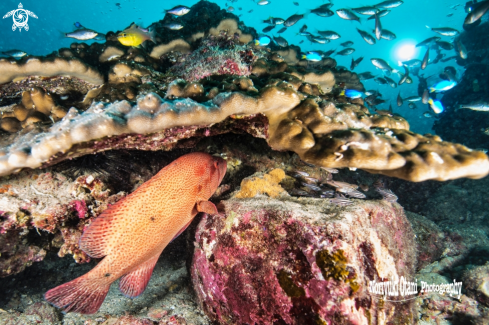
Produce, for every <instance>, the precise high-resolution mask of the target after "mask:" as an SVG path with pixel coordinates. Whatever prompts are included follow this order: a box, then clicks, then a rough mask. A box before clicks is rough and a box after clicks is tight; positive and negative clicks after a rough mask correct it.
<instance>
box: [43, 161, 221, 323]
mask: <svg viewBox="0 0 489 325" xmlns="http://www.w3.org/2000/svg"><path fill="white" fill-rule="evenodd" d="M225 174H226V162H225V161H224V160H223V159H222V158H219V157H213V156H211V155H209V154H207V153H201V152H195V153H190V154H187V155H184V156H182V157H180V158H178V159H177V160H175V161H173V162H172V163H170V164H169V165H168V166H166V167H165V168H163V169H162V170H161V171H160V172H158V174H156V175H155V176H154V177H152V178H151V179H150V180H149V181H147V182H146V183H144V184H142V185H141V186H140V187H139V188H138V189H137V190H136V191H134V192H133V193H131V194H130V195H128V196H127V197H125V198H124V199H122V200H120V201H119V202H117V203H116V204H114V205H112V206H110V207H109V208H107V209H106V210H105V211H104V212H103V213H102V214H101V215H100V216H99V217H97V218H95V219H94V220H93V222H92V223H91V224H90V225H89V226H88V227H87V228H86V229H85V231H84V232H83V235H82V237H81V239H80V247H81V249H83V250H84V251H85V252H86V253H87V254H89V255H90V256H92V257H94V258H102V257H103V260H102V261H101V262H100V263H99V264H97V266H95V268H93V269H92V270H91V271H90V272H88V273H86V274H85V275H83V276H81V277H79V278H77V279H75V280H73V281H71V282H68V283H65V284H62V285H60V286H58V287H56V288H54V289H51V290H49V291H48V292H46V294H45V296H44V297H45V299H46V300H47V301H49V302H50V303H52V304H53V305H55V306H56V307H59V308H62V309H63V310H64V311H66V312H78V313H82V314H93V313H95V312H97V310H98V309H99V308H100V305H102V302H103V301H104V299H105V296H106V295H107V292H108V291H109V287H110V285H111V283H112V282H114V281H115V280H117V279H118V278H121V280H120V283H119V289H120V290H121V291H122V293H123V294H124V295H125V296H126V297H130V298H134V297H137V296H138V295H140V294H141V293H143V291H144V289H145V288H146V286H147V284H148V282H149V279H150V278H151V274H152V272H153V268H154V267H155V264H156V262H157V261H158V257H159V256H160V254H161V252H162V251H163V249H164V248H165V247H166V246H167V245H168V243H169V242H170V241H172V240H173V239H174V238H175V237H176V236H178V235H179V234H180V233H181V232H182V231H183V230H185V228H187V226H188V225H189V224H190V222H191V221H192V219H193V217H195V215H196V214H197V213H198V212H205V213H209V214H217V208H216V206H215V205H214V204H213V203H211V202H210V201H209V198H210V197H211V196H212V194H214V192H215V191H216V189H217V187H218V186H219V184H220V183H221V181H222V179H223V177H224V175H225Z"/></svg>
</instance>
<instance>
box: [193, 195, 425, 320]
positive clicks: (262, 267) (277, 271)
mask: <svg viewBox="0 0 489 325" xmlns="http://www.w3.org/2000/svg"><path fill="white" fill-rule="evenodd" d="M354 201H355V203H354V204H353V205H350V206H347V207H338V206H335V205H331V203H329V201H328V200H321V199H300V200H298V199H293V198H287V199H282V200H280V201H279V200H273V199H266V198H253V199H242V200H237V199H232V200H229V201H225V202H223V203H222V204H221V206H220V207H219V210H220V211H221V212H222V211H224V216H221V217H218V216H215V217H211V216H207V215H204V217H203V218H202V220H201V221H200V223H199V225H198V228H197V232H196V243H195V245H196V249H195V252H194V256H193V263H192V268H191V273H192V282H193V284H194V288H195V291H196V292H197V297H198V300H199V303H200V305H201V306H202V308H203V309H204V311H205V313H206V314H207V316H208V317H209V318H210V319H211V320H213V321H216V322H218V323H220V324H376V323H377V322H379V321H381V322H385V323H390V322H392V323H402V324H410V323H412V322H414V320H413V319H412V317H413V316H412V315H413V313H412V310H413V303H412V301H413V300H408V301H404V302H401V301H396V302H392V301H384V300H382V299H381V297H380V296H379V295H373V294H371V293H370V292H369V283H370V282H371V281H374V280H375V281H381V279H385V280H387V279H389V280H392V279H394V278H396V277H397V278H399V279H400V278H401V277H404V278H405V279H406V280H407V281H414V278H413V274H414V269H415V265H416V245H415V241H414V233H413V231H412V229H411V226H410V224H409V222H408V220H407V219H406V216H405V214H404V211H403V209H402V207H401V206H400V205H398V204H396V203H389V202H386V201H359V200H354ZM388 300H402V297H389V298H388Z"/></svg>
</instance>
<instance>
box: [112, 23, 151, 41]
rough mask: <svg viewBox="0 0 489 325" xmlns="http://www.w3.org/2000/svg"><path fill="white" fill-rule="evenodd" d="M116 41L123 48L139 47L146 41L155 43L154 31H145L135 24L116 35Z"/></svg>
mask: <svg viewBox="0 0 489 325" xmlns="http://www.w3.org/2000/svg"><path fill="white" fill-rule="evenodd" d="M117 39H118V40H119V42H120V43H121V44H122V45H125V46H139V45H141V44H142V43H143V42H144V41H146V40H150V41H152V42H153V43H156V42H155V40H154V31H149V30H145V29H143V28H140V27H138V26H137V25H136V24H132V25H131V27H129V28H126V29H125V30H123V31H122V32H120V33H119V34H118V35H117Z"/></svg>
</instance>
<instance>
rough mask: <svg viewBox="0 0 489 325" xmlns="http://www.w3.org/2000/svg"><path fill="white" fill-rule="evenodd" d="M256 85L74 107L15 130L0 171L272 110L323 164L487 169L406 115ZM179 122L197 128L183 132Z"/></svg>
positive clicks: (282, 142)
mask: <svg viewBox="0 0 489 325" xmlns="http://www.w3.org/2000/svg"><path fill="white" fill-rule="evenodd" d="M254 86H255V87H257V84H255V85H254ZM204 89H205V87H204ZM258 90H259V91H260V93H259V95H258V97H255V96H251V95H250V94H249V93H248V94H244V93H241V92H239V91H234V92H232V93H220V94H218V95H217V96H215V97H214V98H213V99H212V100H210V101H208V102H206V103H202V104H199V103H198V102H195V101H193V100H191V99H183V100H175V101H167V100H163V99H161V98H160V97H159V96H158V95H157V94H154V93H149V94H147V95H145V96H144V97H140V98H139V100H138V104H137V105H136V106H132V105H131V104H130V103H129V102H125V101H122V102H118V103H114V104H110V105H103V104H102V103H98V104H96V105H92V106H91V107H90V109H88V110H87V111H85V112H83V113H81V112H79V111H78V110H76V109H74V108H71V109H70V110H69V111H68V113H67V115H66V116H65V117H64V118H63V119H62V120H61V121H59V122H57V123H56V124H55V125H54V126H53V127H51V128H50V130H49V131H48V132H46V133H44V134H42V133H41V134H39V133H37V134H36V136H35V137H30V139H29V137H28V136H27V135H19V136H17V137H16V138H15V140H13V141H12V142H13V143H12V144H11V145H10V146H9V147H8V150H5V149H4V156H3V157H0V174H3V175H7V174H9V173H11V172H13V171H16V170H19V169H22V168H25V167H30V168H36V167H40V166H42V165H43V163H52V162H56V161H59V160H60V159H62V157H73V156H78V155H82V154H87V153H90V152H98V151H103V150H107V149H116V148H121V147H123V148H137V149H144V146H146V147H147V146H148V142H147V140H146V139H145V140H144V141H143V142H144V143H145V145H144V146H143V145H142V143H141V142H140V141H137V139H138V138H140V136H135V135H133V134H147V135H150V137H151V138H152V139H155V140H156V139H159V140H160V141H162V142H163V143H164V144H165V143H167V142H168V136H169V135H171V134H175V133H177V136H178V137H179V138H180V139H185V138H189V137H192V136H194V135H195V133H194V132H195V130H196V129H202V128H206V127H207V126H209V125H212V124H214V123H219V122H222V121H224V120H225V119H226V118H227V117H231V119H232V117H233V116H236V115H239V116H242V115H256V114H260V113H261V114H264V115H265V116H266V117H267V118H268V129H267V131H268V132H267V133H268V134H267V135H268V137H267V138H268V142H269V144H270V146H271V147H272V148H274V149H275V150H293V151H295V152H296V153H298V154H299V156H301V157H302V158H303V159H304V160H305V161H308V162H310V163H314V164H317V165H319V166H324V167H355V168H363V169H365V170H368V171H370V172H375V173H382V174H385V175H390V176H396V177H400V178H403V179H408V180H412V181H422V180H426V179H438V180H447V179H452V178H458V177H464V176H465V177H473V178H480V177H482V176H484V175H486V174H487V172H488V171H489V160H488V159H487V156H486V155H485V154H484V153H482V152H479V151H472V150H470V149H468V148H465V147H464V146H461V145H457V144H451V143H446V142H442V141H441V139H440V138H439V137H436V136H420V135H417V134H414V133H412V132H410V131H408V130H406V129H407V128H408V124H407V122H406V121H405V120H404V119H402V118H401V117H396V116H393V117H390V116H385V115H370V114H369V113H368V110H367V109H366V108H365V107H362V106H359V105H355V104H346V105H341V106H340V105H335V104H334V103H333V102H331V101H327V100H326V99H323V101H322V102H320V103H319V104H318V103H317V102H316V101H315V100H313V99H310V98H307V99H304V100H301V98H302V97H303V95H302V94H301V93H299V92H297V91H296V90H294V89H293V88H291V87H289V83H287V82H281V83H279V84H277V85H266V86H265V87H263V88H262V89H258ZM240 122H241V120H240V119H238V120H237V121H236V123H238V124H239V123H240ZM199 126H200V127H199ZM172 128H173V130H172ZM175 128H176V129H175ZM182 128H183V129H188V128H191V129H192V128H193V129H194V130H193V132H188V133H187V134H186V132H182ZM359 128H361V129H359ZM175 131H177V132H175ZM224 132H226V130H224ZM152 133H156V134H158V135H156V136H155V135H154V134H152ZM124 134H129V135H128V136H125V135H124ZM267 135H265V136H267ZM117 136H121V137H117ZM134 139H136V141H134ZM172 142H174V141H172ZM81 148H83V149H82V150H81ZM162 148H164V145H162V144H161V143H159V141H155V145H153V146H152V150H157V149H162ZM74 152H75V153H74Z"/></svg>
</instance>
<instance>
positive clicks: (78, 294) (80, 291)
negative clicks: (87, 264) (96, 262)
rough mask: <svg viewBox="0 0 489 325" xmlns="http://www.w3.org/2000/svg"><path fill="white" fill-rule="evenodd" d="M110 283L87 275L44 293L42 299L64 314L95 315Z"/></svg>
mask: <svg viewBox="0 0 489 325" xmlns="http://www.w3.org/2000/svg"><path fill="white" fill-rule="evenodd" d="M109 288H110V282H107V281H100V280H99V279H91V278H90V277H89V273H87V274H85V275H83V276H81V277H79V278H76V279H75V280H73V281H70V282H67V283H65V284H62V285H60V286H57V287H56V288H53V289H51V290H49V291H48V292H46V294H45V295H44V299H46V300H47V301H48V302H49V303H51V304H52V305H54V306H56V307H58V308H61V309H63V311H64V312H75V313H80V314H95V313H96V312H97V311H98V310H99V308H100V306H101V305H102V303H103V302H104V299H105V296H107V292H109Z"/></svg>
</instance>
